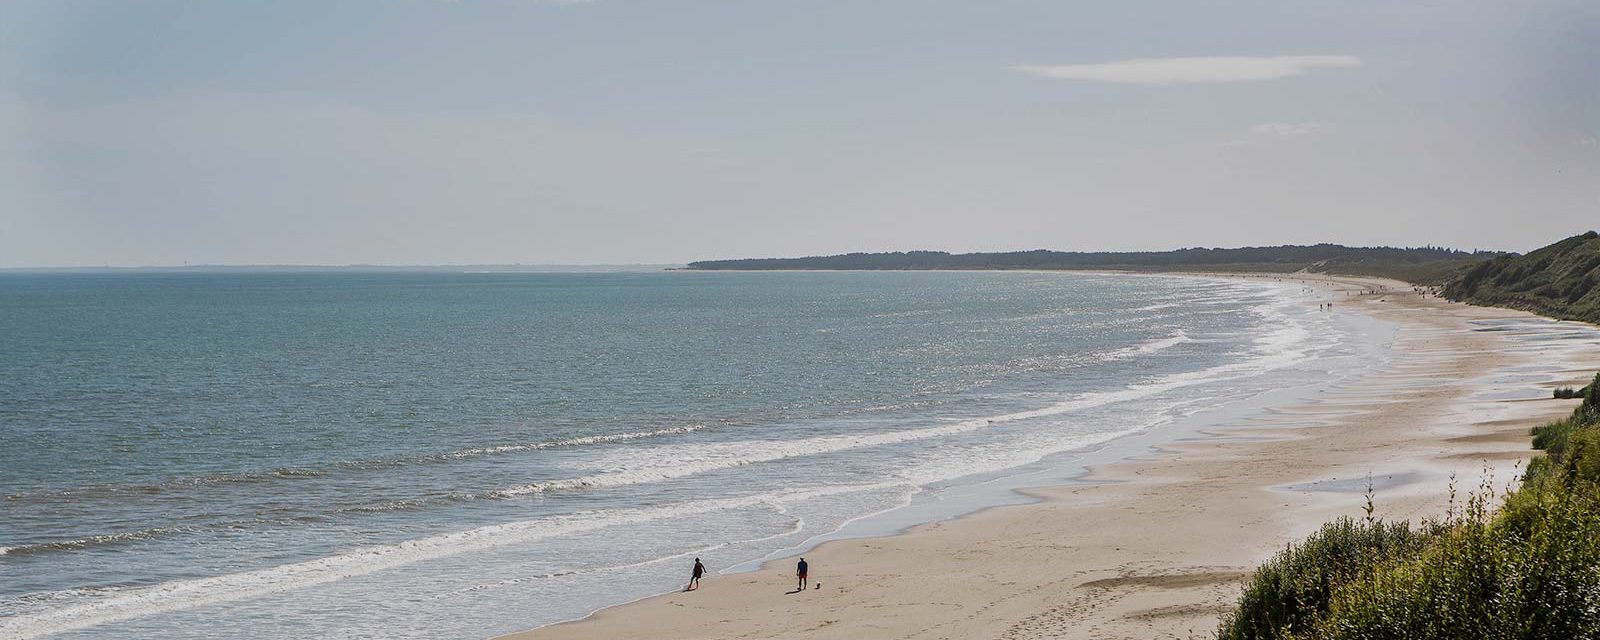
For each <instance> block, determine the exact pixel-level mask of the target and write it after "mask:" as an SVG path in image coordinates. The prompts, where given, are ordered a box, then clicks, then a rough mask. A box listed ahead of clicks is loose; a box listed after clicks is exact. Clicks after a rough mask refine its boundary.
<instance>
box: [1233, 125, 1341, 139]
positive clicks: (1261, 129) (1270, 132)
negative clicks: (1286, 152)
mask: <svg viewBox="0 0 1600 640" xmlns="http://www.w3.org/2000/svg"><path fill="white" fill-rule="evenodd" d="M1332 130H1333V125H1331V124H1328V123H1326V122H1263V123H1261V124H1258V125H1256V126H1253V127H1250V132H1251V133H1258V134H1261V135H1267V136H1283V137H1293V136H1309V135H1312V134H1317V133H1327V132H1329V131H1332Z"/></svg>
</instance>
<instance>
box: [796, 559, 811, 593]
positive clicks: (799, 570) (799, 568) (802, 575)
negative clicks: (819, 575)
mask: <svg viewBox="0 0 1600 640" xmlns="http://www.w3.org/2000/svg"><path fill="white" fill-rule="evenodd" d="M809 568H810V566H809V565H807V564H806V559H805V558H801V559H800V564H797V565H795V566H794V575H795V577H797V578H799V579H800V586H799V587H798V589H797V590H798V591H805V590H806V569H809Z"/></svg>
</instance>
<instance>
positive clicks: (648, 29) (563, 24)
mask: <svg viewBox="0 0 1600 640" xmlns="http://www.w3.org/2000/svg"><path fill="white" fill-rule="evenodd" d="M0 3H3V6H0V12H3V14H4V18H3V19H0V267H20V266H96V265H117V266H137V265H180V264H489V263H521V264H596V263H610V264H620V263H682V262H687V261H691V260H697V259H709V258H734V257H755V256H802V255H818V254H831V253H841V252H849V251H888V250H910V249H940V250H948V251H1004V250H1023V249H1036V248H1046V249H1057V250H1159V249H1172V248H1179V247H1193V246H1222V247H1231V246H1246V245H1271V244H1286V243H1297V244H1298V243H1315V242H1338V243H1345V244H1354V245H1424V244H1432V245H1444V246H1452V247H1458V248H1463V249H1473V248H1493V249H1508V250H1516V251H1526V250H1528V249H1532V248H1536V247H1539V246H1542V245H1544V244H1548V243H1549V242H1552V241H1554V240H1557V239H1559V238H1561V237H1565V236H1568V235H1572V234H1576V233H1581V232H1583V231H1585V230H1588V229H1591V228H1595V227H1600V2H1593V1H1592V0H1523V1H1519V2H1504V1H1502V0H1484V1H1475V0H1439V1H1421V2H1413V1H1408V0H1379V1H1367V0H1331V1H1285V0H1269V1H1256V2H1203V3H1202V2H1193V1H1192V0H1124V1H1118V2H1062V1H1056V2H1046V1H1020V0H984V1H983V2H970V1H966V2H957V1H935V0H922V1H909V0H874V1H862V0H855V1H850V2H834V1H829V0H812V1H807V2H794V1H784V2H779V1H770V0H721V1H717V2H702V1H694V0H586V1H584V0H560V1H557V0H545V1H538V0H500V1H493V2H475V1H471V0H457V1H428V0H394V1H392V2H295V1H275V2H254V3H245V2H238V3H232V2H164V1H159V0H115V1H106V2H81V1H77V0H44V1H38V2H35V1H32V0H0Z"/></svg>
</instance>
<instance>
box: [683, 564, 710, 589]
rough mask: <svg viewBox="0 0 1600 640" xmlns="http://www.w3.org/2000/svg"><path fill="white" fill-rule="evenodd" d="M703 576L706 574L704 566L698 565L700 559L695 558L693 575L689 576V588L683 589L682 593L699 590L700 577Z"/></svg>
mask: <svg viewBox="0 0 1600 640" xmlns="http://www.w3.org/2000/svg"><path fill="white" fill-rule="evenodd" d="M705 574H706V566H705V565H703V564H700V559H699V558H695V559H694V573H693V574H691V575H690V577H689V586H686V587H684V588H683V590H684V591H691V590H694V589H699V588H700V576H703V575H705Z"/></svg>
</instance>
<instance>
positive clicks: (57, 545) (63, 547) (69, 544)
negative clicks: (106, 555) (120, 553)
mask: <svg viewBox="0 0 1600 640" xmlns="http://www.w3.org/2000/svg"><path fill="white" fill-rule="evenodd" d="M190 530H191V528H189V527H154V528H150V529H140V530H138V531H124V532H119V533H107V534H102V535H94V536H85V537H82V538H74V539H72V540H61V541H58V542H39V543H35V544H19V545H14V546H9V547H0V556H27V555H34V554H38V553H50V552H55V551H78V550H82V549H90V548H94V547H105V546H112V545H118V544H128V543H134V542H143V541H145V540H153V539H155V538H159V537H162V536H168V535H173V534H178V533H184V532H187V531H190Z"/></svg>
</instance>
